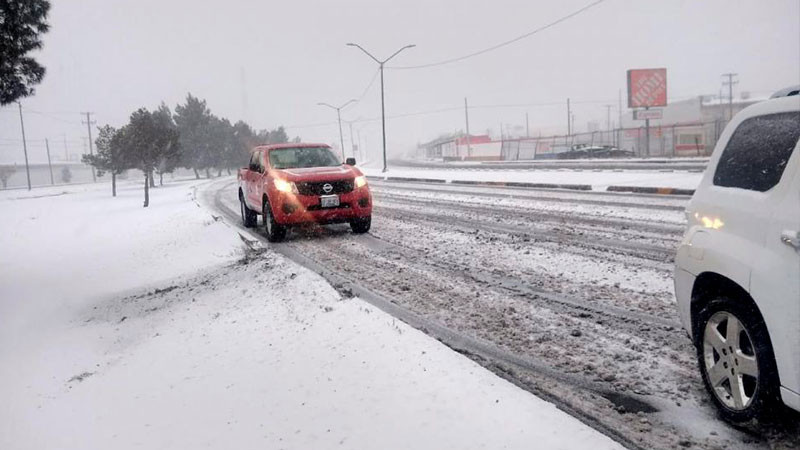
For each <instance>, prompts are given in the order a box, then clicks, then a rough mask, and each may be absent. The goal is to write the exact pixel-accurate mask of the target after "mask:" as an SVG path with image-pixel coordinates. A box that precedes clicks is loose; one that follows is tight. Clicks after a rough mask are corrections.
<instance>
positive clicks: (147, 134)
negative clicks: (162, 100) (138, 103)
mask: <svg viewBox="0 0 800 450" xmlns="http://www.w3.org/2000/svg"><path fill="white" fill-rule="evenodd" d="M124 137H125V139H124V142H125V144H124V148H125V152H126V154H127V158H129V161H130V162H131V165H132V166H133V167H136V168H138V169H139V170H141V171H142V172H144V176H145V183H144V207H145V208H147V207H148V206H149V205H150V178H151V177H152V176H153V171H154V170H155V168H156V165H158V163H159V162H160V161H161V160H162V159H163V158H164V156H165V155H168V154H170V153H171V152H172V151H173V150H174V148H175V147H177V146H179V145H180V144H179V136H178V131H177V130H175V129H173V128H171V127H170V126H169V125H168V124H167V123H165V121H164V120H163V118H161V117H159V114H157V113H155V114H154V113H151V112H150V111H148V110H147V109H145V108H140V109H138V110H137V111H135V112H134V113H133V114H131V119H130V123H128V125H127V126H126V131H125V134H124Z"/></svg>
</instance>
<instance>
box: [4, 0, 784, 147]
mask: <svg viewBox="0 0 800 450" xmlns="http://www.w3.org/2000/svg"><path fill="white" fill-rule="evenodd" d="M589 3H591V0H558V1H556V0H492V1H485V0H483V1H478V0H443V1H433V0H392V1H388V0H344V1H325V0H317V1H301V0H295V1H281V2H277V1H272V2H266V1H259V2H256V1H244V0H228V1H224V2H223V1H218V2H212V1H202V0H169V1H167V0H113V1H109V0H55V1H54V2H53V7H52V10H51V14H50V17H49V22H50V24H51V31H50V32H49V33H48V34H47V35H46V36H45V39H44V43H45V45H44V50H43V51H42V52H40V53H38V54H37V55H36V57H37V59H38V60H39V61H40V62H41V63H42V64H43V65H44V66H46V68H47V75H46V77H45V80H44V82H43V83H42V84H41V85H39V86H38V87H37V90H36V94H35V96H33V97H30V98H27V99H24V100H23V111H24V112H25V125H26V132H27V137H28V139H29V140H30V141H31V145H30V152H31V154H32V155H31V159H33V160H41V159H42V158H43V157H44V156H43V155H44V142H43V139H44V138H50V139H51V140H52V141H54V142H53V145H52V150H53V153H54V154H56V155H58V156H60V155H63V150H64V142H63V139H64V137H66V140H67V146H68V147H69V148H70V152H71V153H75V152H79V151H80V150H81V148H82V140H81V138H82V137H85V136H86V126H85V125H82V124H81V116H80V115H79V112H81V111H91V112H93V113H94V115H93V119H95V120H97V122H98V124H99V125H101V124H106V123H110V124H112V125H121V124H123V123H125V122H126V120H127V118H128V116H129V115H130V113H131V112H132V111H133V110H135V109H136V108H139V107H147V108H155V107H157V106H158V104H159V103H160V102H161V101H165V102H166V103H167V105H169V106H170V107H171V108H174V106H175V105H176V104H177V103H179V102H181V101H182V100H183V99H184V98H185V96H186V93H187V92H191V93H192V94H194V95H196V96H199V97H201V98H204V99H206V100H207V102H208V106H209V107H210V108H211V110H212V112H213V113H215V114H217V115H219V116H224V117H228V118H229V119H231V120H232V121H235V120H238V119H244V120H246V121H248V122H250V123H251V124H252V125H253V126H254V127H256V128H273V127H276V126H279V125H284V126H287V127H289V130H288V132H289V134H290V135H292V136H295V135H299V136H300V137H301V138H303V140H305V141H322V142H328V143H331V144H333V143H335V142H338V127H337V126H336V125H335V121H336V113H335V111H332V110H329V109H327V108H323V107H320V106H317V103H318V102H328V103H332V104H341V103H344V102H345V101H347V100H349V99H351V98H361V96H362V94H363V93H364V92H365V89H366V88H367V86H368V85H369V83H370V81H371V80H373V79H374V78H373V77H374V75H375V74H376V71H377V64H375V63H374V62H373V61H372V60H370V59H369V58H368V57H367V56H366V55H364V54H363V53H361V52H360V51H359V50H357V49H355V48H352V47H346V46H345V43H347V42H357V43H359V44H361V45H363V46H364V47H365V48H366V49H368V50H369V51H370V52H372V53H373V54H375V55H376V56H378V57H386V56H388V55H390V54H391V53H393V52H394V51H395V50H396V49H398V48H400V47H402V46H403V45H406V44H416V45H417V47H416V48H413V49H410V50H407V51H405V52H403V53H401V54H400V55H399V56H398V57H397V58H396V59H395V60H393V61H392V63H390V65H415V64H426V63H430V62H436V61H440V60H443V59H448V58H453V57H457V56H461V55H464V54H468V53H471V52H474V51H476V50H480V49H483V48H486V47H489V46H492V45H494V44H497V43H500V42H503V41H506V40H509V39H512V38H514V37H516V36H519V35H522V34H524V33H526V32H529V31H531V30H533V29H536V28H537V27H539V26H542V25H545V24H547V23H549V22H552V21H553V20H555V19H558V18H559V17H562V16H564V15H567V14H569V13H571V12H573V11H575V10H577V9H580V8H582V7H583V6H585V5H587V4H589ZM645 67H666V68H667V77H668V84H669V88H668V89H669V90H668V92H669V97H670V99H672V100H677V99H682V98H687V97H690V96H695V95H700V94H716V93H718V92H719V89H720V86H721V81H722V78H721V76H720V75H721V74H722V73H725V72H736V73H738V74H739V76H738V79H739V84H738V85H736V92H737V93H738V92H740V91H749V92H753V93H755V94H757V95H758V94H762V95H767V94H769V93H770V92H771V91H774V90H776V89H778V88H782V87H785V86H787V85H791V84H798V83H800V1H798V0H758V1H756V0H753V1H731V0H717V1H712V0H705V1H668V2H667V1H657V0H653V1H633V0H630V1H626V0H606V1H605V2H603V3H601V4H599V5H597V6H595V7H592V8H591V9H589V10H587V11H586V12H584V13H582V14H580V15H578V16H576V17H574V18H571V19H569V20H567V21H565V22H563V23H561V24H559V25H557V26H555V27H553V28H550V29H548V30H545V31H543V32H541V33H538V34H536V35H533V36H531V37H529V38H526V39H523V40H521V41H518V42H516V43H514V44H512V45H509V46H506V47H503V48H501V49H499V50H496V51H493V52H490V53H487V54H484V55H481V56H477V57H474V58H471V59H468V60H465V61H461V62H457V63H453V64H448V65H443V66H437V67H433V68H426V69H417V70H396V69H394V70H389V69H387V70H386V72H385V78H386V80H385V81H386V109H387V115H388V116H396V115H405V114H408V113H424V114H418V115H413V116H407V117H399V118H394V119H391V120H389V122H388V125H387V139H388V143H389V147H390V151H391V150H395V151H403V150H406V149H408V148H413V147H414V146H415V145H416V143H417V142H420V141H425V140H428V139H431V138H434V137H436V136H437V135H439V134H441V133H447V132H452V131H454V130H459V129H463V128H464V111H463V104H464V97H468V99H469V103H470V106H474V108H471V109H470V131H472V133H473V134H480V133H485V132H486V131H487V130H491V131H492V132H493V133H497V132H498V131H499V129H500V126H501V124H502V125H503V126H504V127H505V126H508V127H513V126H523V125H524V123H525V114H526V112H527V113H529V117H530V126H531V133H532V134H533V133H539V132H541V133H542V134H550V133H563V132H565V131H566V107H565V104H564V103H565V99H566V98H567V97H569V98H571V99H572V102H573V103H574V108H573V111H574V113H575V116H576V118H575V122H576V127H577V129H578V130H585V129H586V123H587V121H589V120H597V121H600V122H601V124H602V125H603V126H604V125H605V120H606V108H605V107H604V105H605V104H612V105H614V108H613V110H612V117H616V116H617V100H618V93H619V91H620V90H623V94H624V88H625V72H626V70H627V69H630V68H645ZM379 95H380V90H379V80H378V79H374V83H373V84H372V86H371V88H370V89H369V90H368V91H366V94H365V95H364V96H363V98H362V99H361V101H360V102H359V103H358V104H356V105H354V106H351V107H348V108H347V109H345V110H344V111H343V118H345V119H346V120H354V119H361V120H362V122H357V123H356V124H355V125H354V129H355V131H356V132H360V134H361V139H362V142H364V143H365V148H366V150H367V151H368V152H374V154H375V156H376V157H377V154H378V152H379V151H380V121H378V120H372V121H363V120H364V119H375V118H378V117H380V96H379ZM623 102H624V100H623ZM553 103H558V104H555V105H553ZM519 104H524V105H527V106H494V107H489V106H492V105H519ZM441 110H445V111H441ZM431 111H440V112H431ZM344 127H345V130H344V131H345V133H344V134H345V146H349V142H348V140H349V128H348V126H347V124H345V125H344ZM19 139H21V134H20V127H19V116H18V113H17V110H16V105H9V106H6V107H4V108H2V109H0V161H21V160H22V155H21V153H22V149H21V146H20V145H19V142H18V140H19ZM337 145H338V144H337Z"/></svg>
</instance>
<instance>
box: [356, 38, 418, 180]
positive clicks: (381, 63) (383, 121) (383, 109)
mask: <svg viewBox="0 0 800 450" xmlns="http://www.w3.org/2000/svg"><path fill="white" fill-rule="evenodd" d="M347 45H348V46H349V47H357V48H358V49H359V50H361V51H362V52H364V53H366V54H367V56H369V57H370V58H372V60H373V61H375V62H376V63H378V67H379V68H380V71H381V129H382V131H383V172H386V107H385V103H384V90H383V66H384V64H386V63H387V62H389V60H390V59H392V58H394V57H395V56H397V54H398V53H400V52H402V51H403V50H405V49H407V48H412V47H416V45H415V44H411V45H406V46H405V47H402V48H401V49H400V50H398V51H396V52H394V53H392V56H390V57H388V58H386V59H384V60H383V61H381V60H379V59H378V58H376V57H374V56H372V54H371V53H370V52H368V51H366V50H364V47H362V46H360V45H358V44H354V43H352V42H349V43H347Z"/></svg>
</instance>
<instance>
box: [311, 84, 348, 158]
mask: <svg viewBox="0 0 800 450" xmlns="http://www.w3.org/2000/svg"><path fill="white" fill-rule="evenodd" d="M355 101H356V99H350V100H348V101H347V102H345V103H344V104H343V105H342V106H338V107H337V106H333V105H329V104H327V103H317V105H319V106H327V107H328V108H331V109H335V110H336V116H337V117H338V118H339V143H340V144H341V146H342V161H344V160H345V159H347V158H346V157H345V155H344V138H343V137H342V108H344V107H345V106H347V105H349V104H350V103H353V102H355Z"/></svg>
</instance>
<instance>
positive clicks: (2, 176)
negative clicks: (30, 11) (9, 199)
mask: <svg viewBox="0 0 800 450" xmlns="http://www.w3.org/2000/svg"><path fill="white" fill-rule="evenodd" d="M16 171H17V168H16V167H14V166H0V183H3V189H5V188H6V187H8V179H9V178H11V175H14V172H16Z"/></svg>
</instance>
